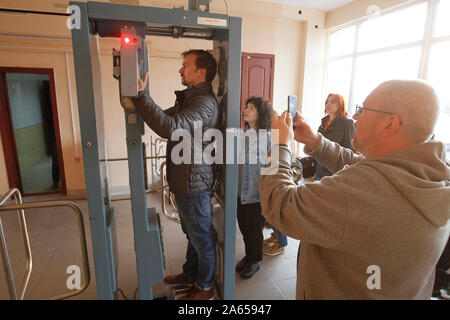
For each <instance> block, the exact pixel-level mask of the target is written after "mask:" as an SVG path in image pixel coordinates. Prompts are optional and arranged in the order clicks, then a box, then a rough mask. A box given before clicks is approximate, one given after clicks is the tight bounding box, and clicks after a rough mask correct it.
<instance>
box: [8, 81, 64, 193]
mask: <svg viewBox="0 0 450 320" xmlns="http://www.w3.org/2000/svg"><path fill="white" fill-rule="evenodd" d="M6 81H7V87H8V96H9V103H10V108H11V118H12V122H13V128H14V139H15V143H16V150H17V157H18V160H19V168H20V176H21V180H22V188H23V189H22V192H23V194H34V193H45V192H53V191H56V190H60V186H59V184H60V177H59V167H58V155H57V150H56V137H55V128H54V124H53V114H52V104H51V93H50V82H49V77H48V75H47V74H33V73H7V74H6Z"/></svg>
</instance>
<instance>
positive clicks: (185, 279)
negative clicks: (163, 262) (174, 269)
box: [163, 272, 195, 286]
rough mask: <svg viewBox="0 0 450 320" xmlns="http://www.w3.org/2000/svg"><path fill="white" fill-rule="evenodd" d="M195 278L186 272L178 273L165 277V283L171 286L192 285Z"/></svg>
mask: <svg viewBox="0 0 450 320" xmlns="http://www.w3.org/2000/svg"><path fill="white" fill-rule="evenodd" d="M194 280H195V279H194V278H192V277H190V276H188V275H187V274H185V273H184V272H182V273H180V274H177V275H175V276H167V277H165V278H164V280H163V281H164V283H165V284H168V285H170V286H178V285H183V284H185V285H190V286H192V285H193V284H194Z"/></svg>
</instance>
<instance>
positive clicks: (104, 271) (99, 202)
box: [70, 2, 114, 300]
mask: <svg viewBox="0 0 450 320" xmlns="http://www.w3.org/2000/svg"><path fill="white" fill-rule="evenodd" d="M70 5H76V6H78V8H79V9H80V28H79V29H76V28H73V29H72V44H73V57H74V66H75V70H76V71H77V72H76V74H75V79H76V83H77V98H78V112H79V116H80V128H81V140H82V146H83V163H84V174H85V182H86V193H87V200H88V209H89V220H90V224H91V237H92V248H93V256H94V265H95V278H96V282H97V293H98V298H99V299H110V300H112V299H114V293H113V277H114V274H113V272H112V270H111V265H110V261H111V254H112V253H111V252H110V250H109V249H108V248H110V245H109V244H108V241H109V239H108V237H107V230H106V229H107V225H106V215H105V206H104V202H103V190H102V181H101V173H100V165H99V150H98V140H97V129H96V117H95V100H94V83H93V75H92V70H93V68H92V67H93V66H92V61H91V48H90V39H89V37H90V32H89V18H88V12H87V11H88V10H87V4H86V3H81V2H71V3H70Z"/></svg>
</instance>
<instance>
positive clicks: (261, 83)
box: [241, 52, 275, 128]
mask: <svg viewBox="0 0 450 320" xmlns="http://www.w3.org/2000/svg"><path fill="white" fill-rule="evenodd" d="M274 64H275V56H274V55H272V54H261V53H246V52H243V53H242V79H241V115H242V111H243V110H244V104H245V101H246V100H247V99H248V98H250V97H252V96H261V97H264V98H266V99H267V100H269V101H270V103H271V104H272V103H273V73H274V72H273V70H274ZM243 126H244V124H243V121H242V116H241V128H242V127H243Z"/></svg>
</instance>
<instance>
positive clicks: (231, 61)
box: [223, 17, 242, 300]
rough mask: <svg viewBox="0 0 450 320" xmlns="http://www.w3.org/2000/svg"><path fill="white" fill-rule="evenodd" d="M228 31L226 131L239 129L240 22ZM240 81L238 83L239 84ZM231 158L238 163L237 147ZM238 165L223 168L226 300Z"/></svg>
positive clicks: (233, 247)
mask: <svg viewBox="0 0 450 320" xmlns="http://www.w3.org/2000/svg"><path fill="white" fill-rule="evenodd" d="M229 19H230V20H229V23H230V25H229V30H228V70H227V78H228V94H227V129H228V130H229V129H233V128H235V129H238V128H239V119H240V97H241V81H239V80H240V79H241V29H242V19H241V18H236V17H230V18H229ZM238 79H239V80H238ZM233 152H234V156H233V158H234V159H235V160H236V159H237V156H236V155H237V150H236V145H235V146H234V150H233ZM237 179H238V166H237V163H236V162H234V164H227V165H226V174H225V244H224V246H225V250H224V261H225V262H224V264H225V265H224V296H223V298H224V299H225V300H232V299H234V290H235V285H234V282H235V278H234V277H235V269H234V268H235V257H236V207H237V202H236V199H237V185H238V180H237Z"/></svg>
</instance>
